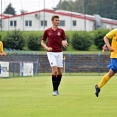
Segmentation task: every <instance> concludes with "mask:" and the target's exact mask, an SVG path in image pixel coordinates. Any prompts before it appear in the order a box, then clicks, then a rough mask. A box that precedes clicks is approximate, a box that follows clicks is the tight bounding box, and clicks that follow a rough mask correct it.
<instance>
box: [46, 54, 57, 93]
mask: <svg viewBox="0 0 117 117" xmlns="http://www.w3.org/2000/svg"><path fill="white" fill-rule="evenodd" d="M47 56H48V60H49V63H50V66H51V68H52V85H53V95H57V63H56V57H55V55H54V53H52V52H47Z"/></svg>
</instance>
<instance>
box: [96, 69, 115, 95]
mask: <svg viewBox="0 0 117 117" xmlns="http://www.w3.org/2000/svg"><path fill="white" fill-rule="evenodd" d="M114 74H115V72H114V71H113V70H111V69H110V70H109V72H108V73H107V74H105V75H104V76H103V77H102V80H101V81H100V83H99V84H98V85H95V89H96V92H95V94H96V96H97V97H98V96H99V92H100V89H101V88H102V87H103V86H104V85H105V84H106V83H107V82H108V81H109V79H110V78H111V77H112V76H114Z"/></svg>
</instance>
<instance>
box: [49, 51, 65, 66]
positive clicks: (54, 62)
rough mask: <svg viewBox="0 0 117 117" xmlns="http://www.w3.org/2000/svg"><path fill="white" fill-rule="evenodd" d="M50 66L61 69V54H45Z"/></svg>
mask: <svg viewBox="0 0 117 117" xmlns="http://www.w3.org/2000/svg"><path fill="white" fill-rule="evenodd" d="M47 57H48V60H49V62H50V66H51V67H53V66H57V67H63V52H47Z"/></svg>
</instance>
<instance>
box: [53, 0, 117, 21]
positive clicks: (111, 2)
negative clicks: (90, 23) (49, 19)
mask: <svg viewBox="0 0 117 117" xmlns="http://www.w3.org/2000/svg"><path fill="white" fill-rule="evenodd" d="M54 9H55V10H58V9H62V10H67V11H72V12H78V13H85V14H89V15H94V14H99V15H100V16H101V17H105V18H111V19H117V10H116V9H117V0H108V1H107V0H75V1H74V0H60V1H59V3H58V4H57V6H56V7H55V8H54Z"/></svg>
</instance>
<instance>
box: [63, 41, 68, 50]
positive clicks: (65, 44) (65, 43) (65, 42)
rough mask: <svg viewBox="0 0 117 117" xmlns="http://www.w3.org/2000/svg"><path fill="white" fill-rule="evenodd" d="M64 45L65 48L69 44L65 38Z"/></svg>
mask: <svg viewBox="0 0 117 117" xmlns="http://www.w3.org/2000/svg"><path fill="white" fill-rule="evenodd" d="M62 46H63V47H64V48H66V47H67V46H68V43H67V40H63V41H62Z"/></svg>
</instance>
